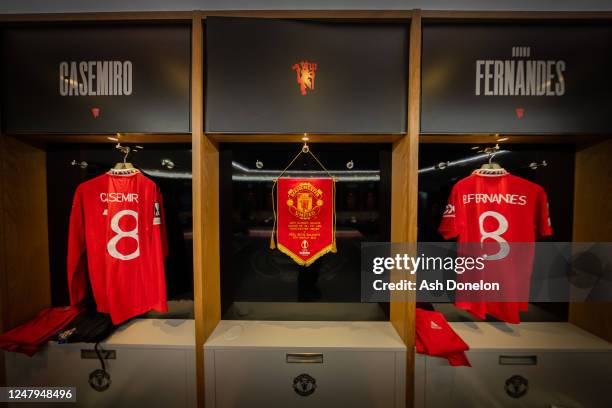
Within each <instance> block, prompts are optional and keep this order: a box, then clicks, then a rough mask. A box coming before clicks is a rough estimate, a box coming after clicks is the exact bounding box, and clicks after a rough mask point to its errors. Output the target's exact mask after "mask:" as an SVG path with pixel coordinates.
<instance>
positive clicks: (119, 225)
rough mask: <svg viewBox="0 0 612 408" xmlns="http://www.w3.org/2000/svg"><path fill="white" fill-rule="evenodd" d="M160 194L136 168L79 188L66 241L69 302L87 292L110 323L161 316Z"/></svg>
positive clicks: (162, 245)
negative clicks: (146, 315)
mask: <svg viewBox="0 0 612 408" xmlns="http://www.w3.org/2000/svg"><path fill="white" fill-rule="evenodd" d="M162 221H163V210H162V201H161V194H160V192H159V190H158V188H157V186H156V185H155V183H154V182H153V181H151V180H150V179H148V178H147V177H145V176H144V175H143V174H142V173H140V172H139V171H138V170H127V171H126V170H111V171H109V172H108V173H106V174H103V175H101V176H98V177H96V178H94V179H92V180H89V181H86V182H84V183H82V184H81V185H79V187H78V188H77V190H76V193H75V195H74V201H73V204H72V213H71V215H70V232H69V237H68V286H69V291H70V302H71V304H73V305H74V304H78V303H80V302H81V301H82V300H83V298H84V297H85V295H86V293H87V276H86V273H87V272H86V271H88V272H89V282H90V283H91V288H92V291H93V296H94V299H95V301H96V304H97V309H98V311H99V312H102V313H110V316H111V320H112V321H113V323H114V324H118V323H121V322H123V321H125V320H127V319H129V318H131V317H134V316H137V315H139V314H143V313H146V312H148V311H150V310H157V311H159V312H165V311H167V310H168V308H167V303H166V281H165V273H164V259H165V237H164V228H163V225H162Z"/></svg>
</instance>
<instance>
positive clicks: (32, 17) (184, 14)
mask: <svg viewBox="0 0 612 408" xmlns="http://www.w3.org/2000/svg"><path fill="white" fill-rule="evenodd" d="M192 16H193V12H192V11H150V12H145V11H134V12H94V13H42V14H1V15H0V22H8V23H18V22H44V21H58V22H62V21H117V20H121V21H130V20H133V21H148V20H169V21H190V20H191V18H192Z"/></svg>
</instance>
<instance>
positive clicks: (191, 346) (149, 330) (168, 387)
mask: <svg viewBox="0 0 612 408" xmlns="http://www.w3.org/2000/svg"><path fill="white" fill-rule="evenodd" d="M194 336H195V331H194V324H193V320H178V319H176V320H175V319H165V320H163V319H159V320H157V319H136V320H132V321H130V322H129V323H127V324H126V325H124V326H122V327H121V328H120V329H118V330H117V331H116V332H115V334H113V335H112V336H111V337H109V338H108V339H107V341H105V342H104V343H102V348H103V350H104V351H105V352H109V351H110V352H111V353H112V354H113V358H110V359H106V360H105V363H106V370H107V372H108V374H109V375H110V384H109V386H108V388H107V389H106V390H104V391H97V390H95V389H94V388H92V386H91V385H90V383H89V380H90V378H89V376H90V374H91V373H92V372H93V371H94V370H96V369H99V368H100V361H99V360H98V358H97V357H96V355H95V352H94V351H93V350H94V345H93V344H85V343H73V344H55V343H50V344H49V345H48V346H47V347H45V348H43V349H41V350H40V351H39V353H37V354H36V355H35V356H34V357H31V358H30V357H27V356H25V355H22V354H18V353H5V359H6V377H7V384H8V385H12V386H56V387H60V386H61V387H76V396H77V403H76V406H82V407H110V406H117V407H124V406H146V407H169V406H172V407H184V408H191V407H195V406H196V380H195V337H194ZM83 351H84V353H83ZM101 385H105V383H102V384H101ZM56 405H58V406H61V404H56ZM21 406H22V404H15V407H21ZM65 406H67V407H68V406H71V407H74V406H75V404H74V403H70V404H65Z"/></svg>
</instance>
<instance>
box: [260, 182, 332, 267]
mask: <svg viewBox="0 0 612 408" xmlns="http://www.w3.org/2000/svg"><path fill="white" fill-rule="evenodd" d="M277 183H278V184H277V192H276V193H277V200H276V202H277V203H278V204H279V206H278V217H277V224H276V227H277V228H276V230H277V231H276V235H277V245H276V246H271V248H274V247H278V249H279V250H280V251H281V252H283V253H285V254H286V255H288V256H290V257H291V258H292V259H293V260H294V261H295V262H297V263H298V264H299V265H305V266H308V265H310V264H312V263H313V262H314V261H315V260H316V259H318V258H319V257H321V256H323V255H324V254H326V253H327V252H335V250H336V249H335V225H334V180H333V179H332V178H303V179H294V178H279V179H278V181H277Z"/></svg>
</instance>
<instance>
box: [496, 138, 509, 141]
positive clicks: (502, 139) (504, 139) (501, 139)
mask: <svg viewBox="0 0 612 408" xmlns="http://www.w3.org/2000/svg"><path fill="white" fill-rule="evenodd" d="M508 139H510V138H509V137H502V138H499V139H497V141H498V142H505V141H506V140H508Z"/></svg>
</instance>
